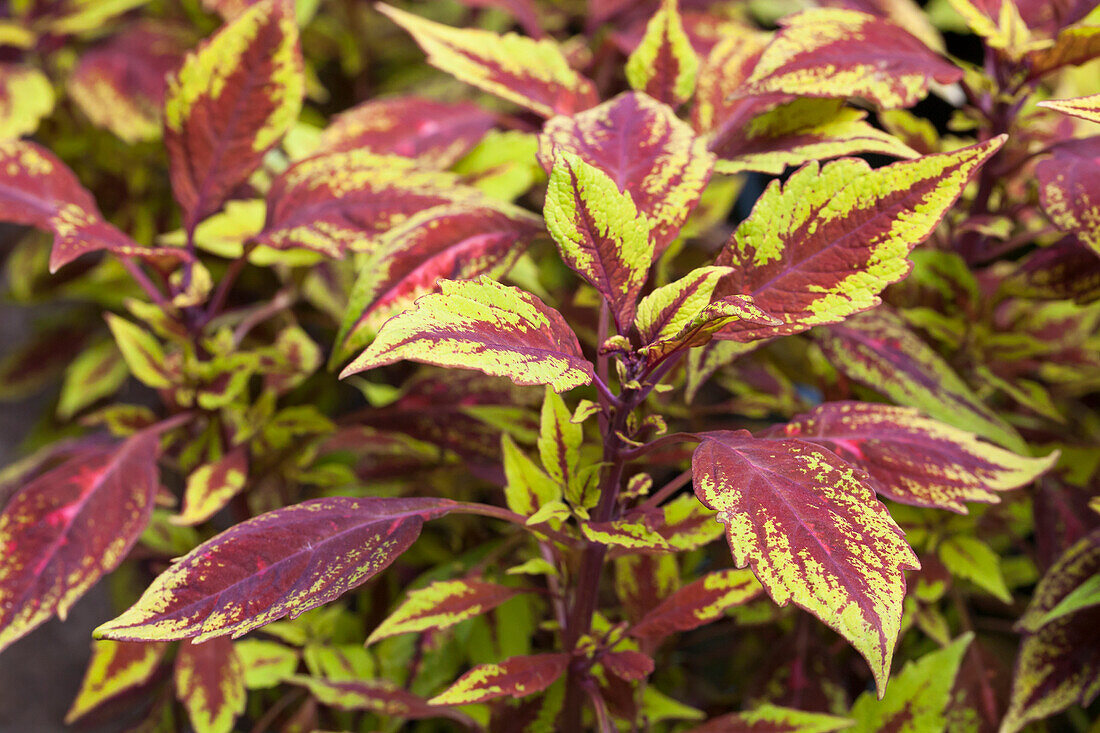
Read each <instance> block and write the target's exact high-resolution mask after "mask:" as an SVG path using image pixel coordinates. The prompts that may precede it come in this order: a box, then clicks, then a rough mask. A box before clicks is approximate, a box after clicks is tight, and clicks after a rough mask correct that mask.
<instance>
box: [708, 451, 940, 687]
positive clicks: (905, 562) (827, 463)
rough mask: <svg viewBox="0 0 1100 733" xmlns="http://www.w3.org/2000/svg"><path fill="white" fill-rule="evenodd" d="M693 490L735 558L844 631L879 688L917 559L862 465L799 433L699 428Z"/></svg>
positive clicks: (771, 587)
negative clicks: (779, 435)
mask: <svg viewBox="0 0 1100 733" xmlns="http://www.w3.org/2000/svg"><path fill="white" fill-rule="evenodd" d="M699 437H700V438H701V439H702V442H701V443H700V444H699V446H698V447H697V448H696V449H695V454H694V456H693V457H692V472H693V476H694V487H695V493H696V495H697V496H698V497H699V499H700V501H702V502H703V503H704V504H705V505H707V506H708V507H710V508H711V509H715V510H717V511H718V520H719V521H720V522H722V523H723V524H725V525H726V537H727V539H728V540H729V544H730V549H731V550H732V552H733V557H734V560H735V561H736V563H737V566H738V567H745V566H746V565H748V566H750V567H751V568H752V571H753V573H754V574H755V575H756V577H757V578H758V579H759V580H760V582H761V584H763V586H764V588H765V589H766V590H767V591H768V594H769V595H770V596H771V597H772V599H773V600H775V602H776V603H777V604H779V605H780V606H784V605H786V604H787V603H788V602H789V601H794V603H795V604H796V605H798V606H800V607H802V608H804V609H806V610H807V611H809V612H810V613H812V614H814V615H815V616H817V617H818V618H819V619H821V620H822V621H823V622H824V623H825V624H826V625H828V626H829V627H830V628H832V629H833V630H835V631H836V632H837V633H839V634H840V635H841V636H843V637H844V638H845V639H847V640H848V641H849V642H850V643H851V644H852V645H853V646H854V647H855V648H856V650H857V651H858V652H859V653H860V654H861V655H863V657H864V658H865V659H866V660H867V662H868V663H869V664H870V666H871V671H872V672H873V674H874V677H875V682H876V685H877V687H878V690H879V694H880V695H881V694H882V693H883V691H884V690H885V688H886V679H887V676H888V675H889V672H890V660H891V659H892V657H893V654H894V644H895V643H896V641H897V637H898V633H899V630H900V628H901V613H902V601H903V600H904V597H905V575H904V574H903V572H902V571H903V570H904V569H906V568H914V569H915V568H919V567H920V562H919V561H918V560H917V556H916V554H915V553H914V552H913V550H912V549H911V548H910V547H909V545H908V544H907V543H906V542H905V539H904V534H903V533H902V531H901V529H900V528H899V527H898V526H897V524H896V523H895V522H894V520H893V519H892V518H891V517H890V515H889V514H888V513H887V511H886V508H885V507H884V506H883V505H882V504H881V503H880V502H879V501H878V499H876V498H875V494H874V491H873V489H872V488H871V487H870V486H869V485H868V484H867V482H866V480H865V474H864V473H863V472H862V471H860V470H859V469H857V468H854V467H852V466H850V465H848V464H847V463H845V462H844V461H843V460H841V459H840V458H838V457H837V456H836V454H834V453H832V452H830V451H828V450H825V449H823V448H821V447H819V446H816V445H814V444H812V443H807V442H805V441H801V440H762V439H758V438H753V437H752V435H750V434H749V433H748V432H747V431H737V432H732V431H719V432H711V433H701V434H700V435H699Z"/></svg>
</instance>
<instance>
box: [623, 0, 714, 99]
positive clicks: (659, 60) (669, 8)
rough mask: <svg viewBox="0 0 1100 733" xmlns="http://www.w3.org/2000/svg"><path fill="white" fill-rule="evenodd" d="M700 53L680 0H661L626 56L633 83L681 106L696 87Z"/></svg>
mask: <svg viewBox="0 0 1100 733" xmlns="http://www.w3.org/2000/svg"><path fill="white" fill-rule="evenodd" d="M698 70H699V57H698V56H697V55H696V54H695V49H694V48H692V47H691V41H690V40H689V39H688V36H687V33H686V32H684V24H683V21H682V19H681V17H680V9H679V7H678V3H677V0H661V5H660V7H659V8H658V9H657V12H656V13H654V14H653V17H652V18H650V20H649V23H648V24H647V25H646V31H645V35H644V36H642V41H641V43H639V44H638V46H637V48H635V49H634V51H633V52H632V53H631V54H630V58H628V59H627V60H626V68H625V71H626V78H627V81H629V82H630V86H631V87H633V88H634V89H637V90H638V91H642V92H645V93H646V94H648V95H649V96H651V97H653V98H654V99H656V100H657V101H659V102H664V103H665V104H667V105H670V106H672V107H678V106H680V105H681V104H683V103H684V102H686V101H687V100H688V99H690V98H691V94H692V92H694V91H695V75H696V73H697V72H698Z"/></svg>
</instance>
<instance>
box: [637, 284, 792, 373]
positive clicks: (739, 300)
mask: <svg viewBox="0 0 1100 733" xmlns="http://www.w3.org/2000/svg"><path fill="white" fill-rule="evenodd" d="M730 324H736V326H733V328H741V329H746V328H747V329H750V330H751V329H754V328H756V329H759V328H765V329H769V328H778V327H781V326H782V325H783V321H782V320H781V319H779V318H776V317H775V316H773V315H771V314H770V313H765V312H764V311H763V310H761V309H760V308H759V307H758V306H757V305H756V303H754V302H753V299H752V297H751V296H748V295H730V296H727V297H725V298H720V299H719V300H716V301H714V302H713V303H711V304H710V305H708V306H707V307H705V308H703V310H701V311H699V313H698V314H696V315H695V316H694V317H692V318H691V320H689V321H688V322H687V323H685V324H684V326H683V328H681V329H680V331H679V332H678V333H676V334H674V335H672V336H669V337H668V338H662V339H658V340H657V341H654V342H653V343H651V344H648V345H646V346H644V347H643V348H642V349H641V353H643V354H645V356H646V360H647V361H648V362H649V363H650V364H655V363H656V362H659V361H661V360H662V359H664V358H665V357H667V356H669V355H670V354H672V353H674V352H676V351H679V350H681V349H690V348H693V347H696V346H703V345H704V344H706V343H707V342H709V341H710V340H711V339H712V338H714V336H715V335H716V334H719V333H721V332H722V331H723V329H725V328H726V327H727V326H730Z"/></svg>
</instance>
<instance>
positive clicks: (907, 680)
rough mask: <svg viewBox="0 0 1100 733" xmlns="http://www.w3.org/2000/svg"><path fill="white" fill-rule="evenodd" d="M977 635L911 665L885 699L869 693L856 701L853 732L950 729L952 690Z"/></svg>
mask: <svg viewBox="0 0 1100 733" xmlns="http://www.w3.org/2000/svg"><path fill="white" fill-rule="evenodd" d="M971 639H973V634H965V635H963V636H961V637H959V638H958V640H956V641H955V642H953V643H952V644H951V645H950V646H948V647H946V648H945V649H941V650H939V651H936V652H932V653H930V654H925V655H924V656H923V657H921V658H920V659H918V660H917V661H915V662H908V663H907V664H906V665H905V666H904V667H903V668H902V670H901V672H900V673H898V674H897V675H896V676H894V677H893V679H891V680H890V690H889V691H888V692H887V693H886V696H885V697H883V698H882V699H881V700H879V699H875V697H874V696H873V695H871V694H870V693H868V692H865V693H863V694H862V695H860V696H859V699H858V700H856V702H855V705H853V706H852V710H851V712H850V713H849V715H850V716H851V717H852V718H853V719H854V720H855V721H856V724H855V727H853V728H851V729H850V730H851V731H852V732H853V733H876V732H877V731H884V730H892V731H897V733H923V731H931V730H947V721H946V719H945V716H944V712H945V711H946V709H947V706H948V705H949V704H950V703H951V689H952V688H953V687H954V684H955V676H956V675H957V674H958V672H959V665H960V664H961V663H962V658H963V654H965V653H966V648H967V647H968V646H969V645H970V641H971Z"/></svg>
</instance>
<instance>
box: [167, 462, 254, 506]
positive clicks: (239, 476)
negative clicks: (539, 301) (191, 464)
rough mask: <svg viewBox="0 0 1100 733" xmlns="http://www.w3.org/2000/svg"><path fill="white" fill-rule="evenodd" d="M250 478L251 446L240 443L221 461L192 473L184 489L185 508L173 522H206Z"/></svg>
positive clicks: (208, 464)
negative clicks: (249, 453) (249, 456)
mask: <svg viewBox="0 0 1100 733" xmlns="http://www.w3.org/2000/svg"><path fill="white" fill-rule="evenodd" d="M247 479H248V449H247V448H246V447H245V446H243V445H242V446H237V447H236V448H234V449H233V450H231V451H229V452H228V453H226V454H225V455H224V456H222V457H221V458H220V459H219V460H217V461H215V462H213V463H206V464H203V465H202V466H199V467H198V468H196V469H195V470H194V471H192V472H191V475H190V476H188V477H187V486H186V487H185V488H184V491H183V510H182V511H180V513H179V514H177V515H175V516H173V517H170V518H169V521H170V522H172V524H182V525H193V524H200V523H202V522H205V521H206V520H207V519H209V518H210V517H212V516H214V515H215V514H217V513H218V512H219V511H220V510H221V509H222V508H223V507H224V506H225V505H226V504H228V503H229V500H230V499H232V498H233V497H234V496H236V495H237V494H238V493H239V492H240V491H241V489H243V488H244V485H245V481H246V480H247Z"/></svg>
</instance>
